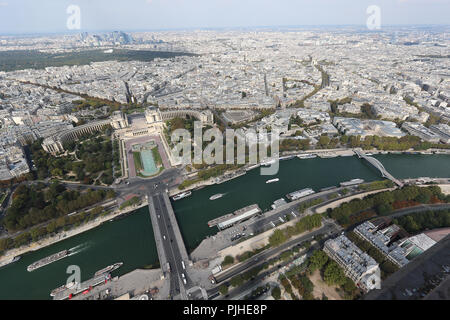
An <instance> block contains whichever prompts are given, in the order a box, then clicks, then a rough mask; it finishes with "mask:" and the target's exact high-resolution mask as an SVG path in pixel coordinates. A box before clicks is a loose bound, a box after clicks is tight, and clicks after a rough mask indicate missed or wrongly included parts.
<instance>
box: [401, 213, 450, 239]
mask: <svg viewBox="0 0 450 320" xmlns="http://www.w3.org/2000/svg"><path fill="white" fill-rule="evenodd" d="M393 223H395V224H397V225H399V226H401V227H403V228H404V229H405V230H406V231H407V232H409V233H412V234H414V233H418V232H422V231H424V230H431V229H435V228H447V227H450V210H440V211H426V212H416V213H412V214H408V215H405V216H401V217H398V218H396V219H394V220H393Z"/></svg>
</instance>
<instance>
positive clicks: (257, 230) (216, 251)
mask: <svg viewBox="0 0 450 320" xmlns="http://www.w3.org/2000/svg"><path fill="white" fill-rule="evenodd" d="M343 189H347V190H349V192H350V194H357V193H361V192H360V191H358V189H357V188H356V186H355V187H354V189H353V188H349V187H340V188H333V189H330V190H325V191H322V192H318V193H314V194H312V195H309V196H306V197H303V198H301V199H298V200H295V201H292V202H288V203H286V204H284V205H281V206H280V207H278V208H276V209H273V210H270V211H266V212H264V213H262V214H261V215H260V216H256V217H254V218H251V219H249V220H246V221H243V222H241V223H239V224H236V225H234V226H233V227H231V228H228V229H224V230H220V231H219V232H218V233H217V234H216V235H214V236H210V237H208V238H206V239H204V240H203V241H202V242H201V243H200V245H199V246H198V247H197V248H195V249H194V251H192V252H191V254H190V256H191V259H192V260H193V261H201V260H212V259H217V258H218V257H221V256H222V255H221V252H224V250H226V248H228V247H232V246H234V245H235V244H236V241H237V239H238V238H237V239H236V235H242V234H243V233H245V235H250V237H251V238H249V239H247V240H245V241H249V242H246V243H247V244H248V243H253V244H252V247H255V248H256V247H258V246H259V245H261V244H263V246H264V243H266V242H267V241H268V238H269V237H270V235H271V234H272V232H273V230H275V228H276V227H286V226H289V225H291V224H295V223H296V222H298V221H299V220H300V219H301V218H303V217H304V216H306V215H309V214H313V213H315V212H314V211H313V209H314V208H315V207H317V206H318V205H314V206H311V207H310V208H308V209H306V210H305V211H304V212H301V213H299V212H298V210H297V208H298V207H299V206H300V205H301V204H302V203H308V202H310V201H314V200H317V199H321V200H322V202H321V203H325V202H326V201H327V199H328V196H329V195H331V194H337V195H338V197H339V196H340V197H343V199H345V198H348V196H347V195H342V194H340V193H339V192H341V191H342V190H343ZM394 189H395V188H394ZM373 192H376V191H373ZM364 194H367V192H364ZM286 216H289V217H290V220H289V221H285V219H286ZM244 231H245V232H244ZM241 243H243V242H241ZM251 250H253V249H251Z"/></svg>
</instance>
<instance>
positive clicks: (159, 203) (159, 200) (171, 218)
mask: <svg viewBox="0 0 450 320" xmlns="http://www.w3.org/2000/svg"><path fill="white" fill-rule="evenodd" d="M149 191H150V190H149ZM147 198H148V203H149V204H148V206H149V211H150V218H151V220H152V226H153V231H154V235H155V240H156V247H157V250H158V257H159V261H160V265H161V268H162V270H163V271H164V272H165V273H166V275H169V278H170V295H171V297H172V298H178V297H180V298H181V299H182V300H187V299H188V296H187V294H186V291H187V290H188V289H189V288H190V287H192V286H193V282H192V281H191V280H190V278H189V275H188V271H189V267H190V263H189V257H188V254H187V251H186V247H185V245H184V242H183V238H182V236H181V232H180V229H179V227H178V223H177V221H176V217H175V213H174V212H173V209H172V205H171V204H170V199H169V196H168V195H167V192H164V191H159V192H158V191H156V193H151V192H149V194H148V195H147ZM183 280H186V284H184V281H183Z"/></svg>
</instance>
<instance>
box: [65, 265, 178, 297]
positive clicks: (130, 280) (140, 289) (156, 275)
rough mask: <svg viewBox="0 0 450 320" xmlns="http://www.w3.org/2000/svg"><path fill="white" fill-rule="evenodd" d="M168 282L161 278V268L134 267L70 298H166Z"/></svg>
mask: <svg viewBox="0 0 450 320" xmlns="http://www.w3.org/2000/svg"><path fill="white" fill-rule="evenodd" d="M169 285H170V282H169V281H167V280H164V279H163V272H162V270H161V269H136V270H134V271H131V272H129V273H127V274H124V275H122V276H120V277H114V278H112V279H111V280H110V281H108V282H106V283H104V284H101V285H99V286H97V287H94V288H93V289H92V290H91V291H89V292H88V293H86V294H79V295H77V296H75V297H73V298H72V299H71V300H115V299H117V300H128V299H131V300H134V299H139V298H140V297H142V296H143V295H144V297H142V298H141V299H144V298H145V296H147V297H148V298H149V299H151V300H167V298H168V296H169V289H170V288H169Z"/></svg>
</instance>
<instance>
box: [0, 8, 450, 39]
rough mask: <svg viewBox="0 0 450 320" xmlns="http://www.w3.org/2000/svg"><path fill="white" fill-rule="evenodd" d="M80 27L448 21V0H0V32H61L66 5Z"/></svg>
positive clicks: (115, 28)
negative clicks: (373, 16) (374, 15)
mask: <svg viewBox="0 0 450 320" xmlns="http://www.w3.org/2000/svg"><path fill="white" fill-rule="evenodd" d="M71 4H74V5H78V6H79V8H80V10H81V15H80V16H81V30H85V31H94V30H125V31H126V30H158V29H183V28H215V27H254V26H289V25H290V26H292V25H349V24H354V25H365V24H366V21H367V18H368V15H367V14H366V9H367V8H368V7H369V6H370V5H377V6H379V7H380V9H381V24H382V25H398V24H448V17H449V16H450V0H0V34H5V33H40V32H65V31H69V30H68V29H67V27H66V25H67V23H66V22H67V19H68V17H69V14H67V12H66V10H67V8H68V6H69V5H71Z"/></svg>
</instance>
